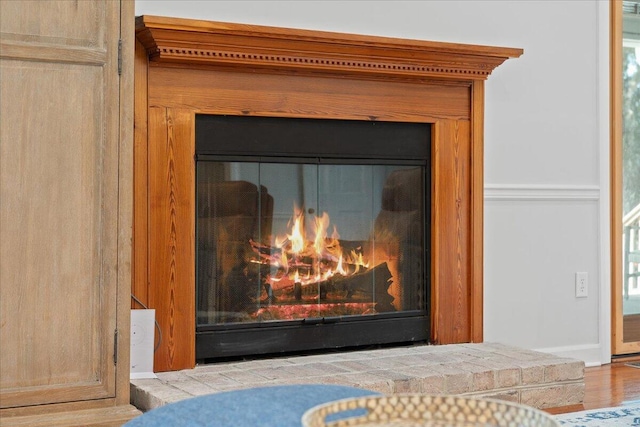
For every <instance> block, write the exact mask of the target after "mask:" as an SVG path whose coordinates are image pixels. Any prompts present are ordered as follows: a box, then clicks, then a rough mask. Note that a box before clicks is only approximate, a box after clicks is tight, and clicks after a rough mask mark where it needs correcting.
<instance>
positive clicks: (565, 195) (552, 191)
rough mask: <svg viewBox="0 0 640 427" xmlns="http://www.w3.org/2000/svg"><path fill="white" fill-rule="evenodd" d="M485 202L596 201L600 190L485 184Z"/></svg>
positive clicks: (596, 187)
mask: <svg viewBox="0 0 640 427" xmlns="http://www.w3.org/2000/svg"><path fill="white" fill-rule="evenodd" d="M484 199H485V201H506V200H521V201H534V200H535V201H544V200H547V201H549V200H554V201H561V200H567V201H577V200H583V201H598V200H600V188H599V187H598V186H594V185H527V184H486V185H485V186H484Z"/></svg>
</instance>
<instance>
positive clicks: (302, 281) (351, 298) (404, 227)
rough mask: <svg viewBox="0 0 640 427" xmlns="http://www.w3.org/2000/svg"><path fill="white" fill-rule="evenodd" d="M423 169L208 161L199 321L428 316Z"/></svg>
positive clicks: (202, 170) (201, 193) (201, 187)
mask: <svg viewBox="0 0 640 427" xmlns="http://www.w3.org/2000/svg"><path fill="white" fill-rule="evenodd" d="M423 186H424V167H422V166H415V165H392V164H388V165H387V164H382V165H380V164H376V165H372V164H319V163H315V164H311V163H305V162H304V161H303V160H301V159H296V161H291V160H290V161H289V162H287V163H280V162H262V161H251V162H246V161H224V160H212V159H211V160H204V161H198V165H197V189H196V192H197V198H196V200H197V215H198V218H197V239H196V240H197V245H198V246H197V272H196V280H197V290H198V292H197V297H198V301H197V308H198V310H197V322H198V325H199V326H201V325H225V324H235V323H246V322H267V321H290V320H299V319H320V318H324V319H330V318H336V317H344V316H368V315H374V314H377V313H389V312H401V311H412V310H423V309H424V295H421V294H423V291H422V288H423V284H424V272H425V267H424V262H425V260H424V246H425V245H424V219H423V212H424V196H423V195H424V188H423Z"/></svg>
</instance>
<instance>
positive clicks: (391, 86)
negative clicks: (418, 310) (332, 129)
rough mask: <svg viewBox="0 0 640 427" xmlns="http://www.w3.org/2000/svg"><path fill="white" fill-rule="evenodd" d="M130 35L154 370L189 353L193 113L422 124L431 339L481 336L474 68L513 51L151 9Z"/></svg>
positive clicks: (189, 363) (140, 276)
mask: <svg viewBox="0 0 640 427" xmlns="http://www.w3.org/2000/svg"><path fill="white" fill-rule="evenodd" d="M136 38H137V41H136V63H135V117H134V126H135V147H134V241H133V260H132V262H133V283H132V293H133V294H134V295H135V296H136V298H137V299H139V300H140V301H142V302H143V303H144V304H145V305H146V306H148V307H149V308H154V309H155V310H156V318H157V320H158V323H159V325H160V329H161V331H162V341H161V343H160V347H159V348H158V350H157V351H156V353H155V370H156V371H158V372H159V371H170V370H178V369H184V368H191V367H193V366H194V365H195V361H196V360H195V292H196V291H195V262H196V261H195V242H194V239H195V237H194V236H195V194H194V186H195V161H194V153H195V145H194V144H195V134H194V132H195V131H194V127H195V126H194V124H195V115H196V114H203V113H204V114H221V115H236V116H262V117H288V118H319V119H352V120H367V121H394V122H411V123H429V124H431V133H432V135H431V141H432V148H431V215H430V217H431V224H430V230H431V233H430V235H431V242H430V246H431V259H430V260H429V261H430V274H431V300H430V316H431V332H430V333H431V337H430V341H431V342H432V343H435V344H451V343H464V342H481V341H482V339H483V338H482V334H483V331H482V321H483V320H482V318H483V313H482V307H483V297H482V294H483V283H482V276H483V257H482V245H483V242H482V239H483V236H482V229H483V120H484V117H483V110H484V80H485V79H486V78H487V77H488V76H489V74H490V73H491V72H492V71H493V69H494V68H495V67H497V66H498V65H500V64H501V63H502V62H504V61H505V60H506V59H508V58H515V57H518V56H520V55H521V54H522V50H521V49H514V48H502V47H489V46H476V45H462V44H451V43H441V42H427V41H416V40H404V39H393V38H383V37H371V36H361V35H352V34H337V33H328V32H319V31H307V30H295V29H285V28H273V27H263V26H254V25H242V24H229V23H220V22H210V21H197V20H186V19H176V18H166V17H156V16H141V17H138V18H137V20H136ZM133 308H140V307H139V306H137V305H134V306H133Z"/></svg>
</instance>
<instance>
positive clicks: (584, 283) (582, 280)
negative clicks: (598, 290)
mask: <svg viewBox="0 0 640 427" xmlns="http://www.w3.org/2000/svg"><path fill="white" fill-rule="evenodd" d="M588 295H589V275H588V274H587V273H585V272H582V273H576V298H586V297H587V296H588Z"/></svg>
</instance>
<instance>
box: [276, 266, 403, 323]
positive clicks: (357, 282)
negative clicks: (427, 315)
mask: <svg viewBox="0 0 640 427" xmlns="http://www.w3.org/2000/svg"><path fill="white" fill-rule="evenodd" d="M391 278H392V275H391V272H390V271H389V268H388V266H387V263H382V264H379V265H377V266H376V267H374V268H371V269H366V271H363V272H362V273H358V274H354V275H352V276H342V275H339V274H337V275H335V276H333V277H331V278H330V279H327V280H323V281H320V282H315V283H308V284H302V283H300V282H296V283H294V284H293V285H291V286H287V287H283V288H280V289H278V290H274V295H275V296H277V297H279V298H281V299H280V300H281V301H282V300H286V299H287V297H288V298H292V297H293V299H295V300H296V301H301V300H303V298H304V296H308V297H311V298H312V300H311V301H309V302H326V301H328V300H331V301H332V302H338V301H339V300H341V299H344V300H347V301H350V300H353V299H358V300H359V301H369V302H373V303H375V308H376V311H378V312H383V311H393V310H394V308H393V305H392V301H393V297H392V296H391V295H389V286H390V285H391ZM330 295H332V296H331V297H330Z"/></svg>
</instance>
